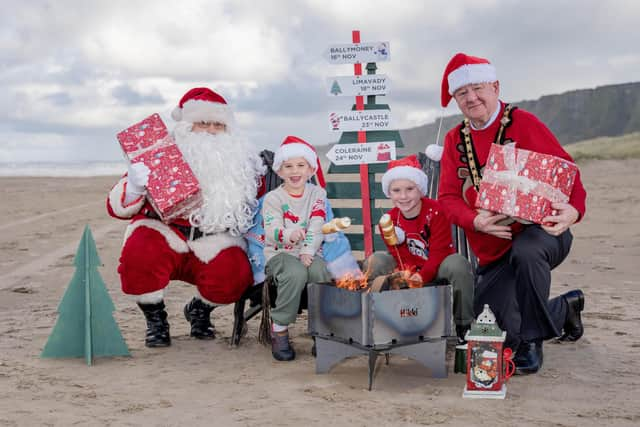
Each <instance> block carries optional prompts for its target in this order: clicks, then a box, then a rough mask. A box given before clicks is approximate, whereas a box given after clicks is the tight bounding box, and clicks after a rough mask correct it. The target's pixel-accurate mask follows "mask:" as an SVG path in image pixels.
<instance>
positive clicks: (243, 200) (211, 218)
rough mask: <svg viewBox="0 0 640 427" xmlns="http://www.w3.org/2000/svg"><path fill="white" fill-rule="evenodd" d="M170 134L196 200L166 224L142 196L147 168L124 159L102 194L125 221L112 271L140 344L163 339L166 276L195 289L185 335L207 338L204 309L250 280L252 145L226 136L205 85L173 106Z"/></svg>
mask: <svg viewBox="0 0 640 427" xmlns="http://www.w3.org/2000/svg"><path fill="white" fill-rule="evenodd" d="M171 115H172V117H173V118H174V119H175V120H176V122H177V123H176V125H175V127H174V129H173V136H174V138H175V141H176V144H177V146H178V148H179V149H180V151H181V152H182V154H183V156H184V158H185V160H186V161H187V162H188V163H189V166H190V167H191V169H192V170H193V172H194V174H195V175H196V177H197V178H198V181H199V182H200V188H201V192H202V195H203V201H204V203H203V204H202V206H201V207H200V208H198V209H197V210H195V211H193V212H190V213H189V215H188V216H186V217H184V218H179V219H176V220H173V221H172V222H171V223H169V224H167V223H164V222H162V221H161V220H160V218H159V217H158V215H157V214H156V212H155V211H154V210H153V208H152V206H151V204H150V203H149V201H148V200H147V198H146V197H145V196H146V193H147V190H146V185H147V183H148V176H149V169H148V168H147V166H145V165H144V164H143V163H134V164H131V165H129V167H128V171H127V174H126V175H125V176H124V177H123V178H122V179H121V180H120V181H119V182H118V183H117V184H116V185H115V186H114V187H113V189H112V190H111V192H110V193H109V197H108V200H107V209H108V211H109V214H110V215H112V216H114V217H116V218H120V219H130V220H131V223H130V224H129V226H128V227H127V230H126V233H125V241H124V245H123V248H122V254H121V256H120V265H119V266H118V273H119V274H120V279H121V282H122V290H123V291H124V293H126V294H130V295H135V296H136V301H137V303H138V306H139V307H140V309H141V310H142V312H143V313H144V315H145V318H146V320H147V334H146V339H145V344H146V346H147V347H166V346H169V345H170V344H171V336H170V334H169V323H168V322H167V313H166V311H165V304H164V290H165V288H166V286H167V285H168V284H169V281H170V280H181V281H184V282H188V283H191V284H193V285H195V287H196V295H195V296H194V298H193V299H192V300H191V301H190V302H189V303H188V304H187V305H186V306H185V307H184V315H185V317H186V319H187V321H189V322H190V323H191V336H192V337H195V338H198V339H213V338H214V337H215V329H214V328H213V324H212V323H211V319H210V314H211V311H212V310H213V309H214V308H215V307H216V306H217V305H222V304H229V303H233V302H235V301H237V300H238V299H239V298H240V296H241V295H242V293H243V292H244V291H245V289H246V288H247V287H248V286H249V285H250V284H252V283H253V275H252V272H251V267H250V264H249V261H248V259H247V256H246V254H245V250H246V243H245V240H244V238H243V234H244V233H245V232H246V231H247V230H248V229H249V228H250V227H251V226H252V225H253V217H254V214H255V209H256V207H257V201H256V197H257V195H258V191H259V189H260V186H261V177H262V175H264V172H265V169H264V166H263V162H262V160H261V158H260V156H259V155H258V153H257V152H256V151H254V150H253V149H252V148H251V147H250V145H249V144H248V143H247V142H246V141H244V140H243V139H241V138H239V137H237V136H236V135H235V134H234V129H233V114H232V111H231V109H230V108H229V106H228V105H227V102H226V101H225V100H224V98H223V97H222V96H220V95H219V94H217V93H215V92H213V91H212V90H210V89H207V88H195V89H191V90H190V91H188V92H187V93H186V94H185V95H184V96H183V97H182V99H181V100H180V103H179V104H178V106H177V107H176V108H175V109H174V110H173V112H172V114H171Z"/></svg>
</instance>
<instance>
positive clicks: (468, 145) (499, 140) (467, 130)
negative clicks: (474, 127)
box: [461, 104, 515, 190]
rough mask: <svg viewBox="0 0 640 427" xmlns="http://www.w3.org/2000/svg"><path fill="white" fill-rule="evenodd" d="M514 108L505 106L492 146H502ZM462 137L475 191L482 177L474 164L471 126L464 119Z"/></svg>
mask: <svg viewBox="0 0 640 427" xmlns="http://www.w3.org/2000/svg"><path fill="white" fill-rule="evenodd" d="M514 108H515V107H513V106H511V105H510V104H507V105H505V107H504V112H503V113H502V118H501V119H500V128H499V129H498V132H497V133H496V138H495V141H494V144H499V145H502V144H503V143H504V140H503V136H504V130H505V129H506V127H507V125H509V123H511V112H512V111H513V110H514ZM461 132H462V137H463V138H464V145H465V150H466V152H467V165H468V167H469V172H470V173H471V181H472V182H473V186H474V187H476V190H479V189H480V180H481V179H482V176H480V169H479V168H478V164H477V162H476V157H475V155H474V154H473V141H472V140H471V125H470V122H469V119H467V118H465V119H464V122H463V126H462V131H461Z"/></svg>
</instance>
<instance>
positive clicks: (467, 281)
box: [364, 155, 473, 341]
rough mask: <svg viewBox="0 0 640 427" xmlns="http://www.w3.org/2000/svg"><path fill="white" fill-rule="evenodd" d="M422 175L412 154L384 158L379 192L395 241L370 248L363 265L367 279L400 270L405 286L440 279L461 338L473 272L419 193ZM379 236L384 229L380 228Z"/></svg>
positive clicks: (434, 205) (436, 208)
mask: <svg viewBox="0 0 640 427" xmlns="http://www.w3.org/2000/svg"><path fill="white" fill-rule="evenodd" d="M427 184H428V178H427V175H425V173H424V172H423V171H422V168H421V167H420V163H419V162H418V159H417V157H416V156H415V155H412V156H408V157H405V158H403V159H401V160H394V161H391V162H389V167H388V169H387V172H386V173H385V174H384V175H383V177H382V191H383V192H384V194H385V195H386V196H387V197H389V198H390V199H391V201H392V202H393V205H394V208H393V209H391V210H390V211H389V212H387V215H389V217H390V221H391V222H392V223H393V226H394V231H395V234H396V236H397V239H396V240H397V241H396V242H393V241H391V242H390V241H388V240H387V239H384V240H385V244H386V245H387V250H388V251H389V253H385V252H375V253H374V254H373V255H371V257H369V258H368V259H367V261H366V262H365V265H364V269H365V271H367V272H368V274H369V277H370V278H374V277H377V276H380V275H386V274H390V273H392V272H393V271H394V270H401V271H402V272H403V273H401V274H402V275H403V276H404V277H405V280H406V281H407V282H408V285H409V286H410V287H422V286H423V285H424V284H427V283H430V282H433V281H434V280H437V279H446V280H447V281H448V282H449V283H451V286H452V288H453V313H454V320H455V323H456V333H457V335H458V337H459V339H460V341H462V340H463V339H464V334H465V332H466V331H467V330H468V328H469V325H470V324H471V321H472V320H473V272H472V269H471V264H470V263H469V261H468V260H467V259H466V258H464V257H463V256H461V255H460V254H457V253H456V252H455V250H454V248H453V245H452V243H451V223H450V222H449V220H448V219H447V218H446V216H445V215H444V213H443V212H442V208H441V207H440V204H439V203H438V201H437V200H433V199H429V198H428V197H425V195H426V194H427V190H428V186H427ZM381 232H382V234H383V236H384V234H385V230H383V229H382V228H381Z"/></svg>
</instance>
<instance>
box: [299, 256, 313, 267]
mask: <svg viewBox="0 0 640 427" xmlns="http://www.w3.org/2000/svg"><path fill="white" fill-rule="evenodd" d="M300 262H302V265H304V266H305V267H309V266H310V265H311V263H312V262H313V257H312V256H311V255H308V254H300Z"/></svg>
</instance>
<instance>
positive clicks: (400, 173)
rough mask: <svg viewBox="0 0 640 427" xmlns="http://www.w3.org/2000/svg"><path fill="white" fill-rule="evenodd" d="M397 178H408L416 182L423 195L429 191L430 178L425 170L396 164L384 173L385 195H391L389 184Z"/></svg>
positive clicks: (383, 187)
mask: <svg viewBox="0 0 640 427" xmlns="http://www.w3.org/2000/svg"><path fill="white" fill-rule="evenodd" d="M396 179H408V180H409V181H413V182H415V183H416V185H417V186H418V188H420V191H421V192H422V195H423V196H424V195H426V194H427V191H429V178H427V175H426V174H425V173H424V172H422V171H421V170H420V169H417V168H414V167H413V166H396V167H394V168H391V169H389V170H388V171H386V172H385V174H384V175H382V191H383V193H384V195H385V196H387V197H389V186H390V185H391V183H392V182H393V181H394V180H396Z"/></svg>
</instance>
